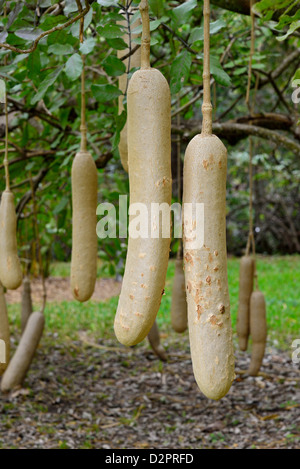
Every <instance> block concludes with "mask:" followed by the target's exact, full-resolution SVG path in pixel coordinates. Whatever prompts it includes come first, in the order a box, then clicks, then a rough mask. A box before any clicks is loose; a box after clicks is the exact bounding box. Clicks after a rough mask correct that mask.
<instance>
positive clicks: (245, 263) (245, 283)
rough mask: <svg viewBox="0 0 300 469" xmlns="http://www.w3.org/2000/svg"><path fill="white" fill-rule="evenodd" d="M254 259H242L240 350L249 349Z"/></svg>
mask: <svg viewBox="0 0 300 469" xmlns="http://www.w3.org/2000/svg"><path fill="white" fill-rule="evenodd" d="M253 275H254V259H253V257H252V256H243V257H242V258H241V261H240V288H239V307H238V315H237V325H236V330H237V335H238V339H239V347H240V350H243V351H245V350H247V347H248V337H249V312H250V297H251V293H252V291H253Z"/></svg>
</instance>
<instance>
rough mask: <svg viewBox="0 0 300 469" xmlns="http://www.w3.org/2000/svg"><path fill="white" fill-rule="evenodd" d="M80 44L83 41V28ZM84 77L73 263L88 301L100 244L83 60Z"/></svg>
mask: <svg viewBox="0 0 300 469" xmlns="http://www.w3.org/2000/svg"><path fill="white" fill-rule="evenodd" d="M80 40H81V42H82V41H83V31H82V27H81V33H80ZM82 60H83V68H82V75H81V126H80V130H81V145H80V151H79V152H78V153H76V155H75V158H74V161H73V165H72V209H73V217H72V218H73V220H72V221H73V227H72V259H71V289H72V293H73V296H74V298H75V299H76V300H78V301H81V302H83V301H87V300H88V299H89V298H90V297H91V296H92V294H93V293H94V289H95V283H96V277H97V253H98V240H97V233H96V225H97V216H96V210H97V186H98V175H97V168H96V164H95V162H94V160H93V157H92V155H91V154H90V153H89V152H88V151H87V136H86V134H87V127H86V119H85V70H84V56H82Z"/></svg>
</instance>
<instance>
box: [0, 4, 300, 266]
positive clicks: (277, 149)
mask: <svg viewBox="0 0 300 469" xmlns="http://www.w3.org/2000/svg"><path fill="white" fill-rule="evenodd" d="M81 3H82V4H81ZM81 3H80V1H79V0H78V1H76V0H74V1H73V0H65V1H61V2H57V1H55V0H37V1H23V0H21V1H18V2H16V1H3V0H0V13H1V17H0V43H1V47H0V62H1V67H0V79H2V80H6V85H7V92H8V105H9V160H10V165H9V169H10V176H11V183H12V189H13V191H14V194H15V200H16V210H17V215H18V236H19V248H20V256H21V258H22V259H23V261H24V262H23V264H24V267H25V266H28V267H29V268H30V269H31V272H32V273H34V272H35V270H37V266H36V264H37V260H36V258H37V255H36V242H35V236H34V228H33V219H32V218H33V217H32V214H33V207H32V197H31V190H30V178H32V182H33V187H34V190H35V194H36V201H37V205H38V224H39V231H40V236H41V245H42V254H43V260H44V269H45V272H46V273H47V272H49V264H50V262H52V261H68V260H69V259H70V254H71V232H72V207H71V184H70V174H71V165H72V159H73V157H74V155H75V153H76V151H77V150H78V149H79V142H80V131H79V128H80V93H81V83H80V76H81V71H82V67H83V61H82V57H81V56H82V54H84V55H86V59H85V67H86V98H87V122H88V146H89V150H90V151H91V153H92V154H93V157H94V159H95V162H96V165H97V167H98V175H99V185H98V187H99V192H98V197H99V203H101V202H110V203H113V204H114V205H115V207H116V209H117V210H118V204H119V195H124V194H128V190H129V184H128V175H127V174H126V173H125V172H124V170H123V168H122V166H121V163H120V158H119V153H118V142H119V136H120V130H121V129H122V126H123V125H124V118H125V117H126V114H125V113H124V114H123V115H121V116H119V115H118V107H117V98H118V96H119V95H120V93H121V92H120V90H119V89H118V77H119V76H120V75H122V74H123V73H125V72H126V67H125V65H124V63H123V61H122V60H121V59H119V58H118V57H117V51H122V50H125V48H126V44H125V43H124V41H123V37H124V33H125V32H126V31H125V29H124V27H122V26H120V25H119V24H118V22H119V21H120V20H122V19H123V18H124V15H125V16H126V12H127V11H128V9H129V7H130V8H131V9H132V10H133V13H132V15H130V23H134V21H135V20H136V18H137V17H138V15H139V12H138V10H137V9H136V7H137V6H138V2H129V1H125V2H124V1H123V2H117V1H114V0H103V1H102V0H98V1H87V3H85V2H83V1H82V2H81ZM211 3H212V13H211V72H212V97H213V103H214V114H213V117H214V131H215V133H217V134H218V135H219V136H220V137H221V138H222V140H223V141H224V143H225V144H226V146H227V148H228V153H229V159H228V182H227V230H228V232H227V242H228V252H229V254H232V255H241V254H242V253H243V252H244V249H245V245H246V241H247V236H248V227H249V220H248V219H249V208H248V207H249V177H248V166H249V141H248V137H249V135H250V134H251V135H253V136H254V150H255V151H254V160H253V164H254V213H255V220H254V222H255V225H254V226H255V232H256V243H257V251H258V252H259V253H262V254H293V253H300V210H299V205H300V193H299V180H300V165H299V155H300V132H299V125H298V121H299V103H298V102H297V101H298V100H297V99H294V101H295V102H293V100H292V95H293V93H294V97H296V98H297V97H298V96H299V97H300V92H299V93H298V94H297V89H296V88H295V83H296V81H297V79H298V78H300V72H299V67H300V32H299V28H300V10H299V9H298V1H297V2H293V1H284V0H275V1H274V0H272V1H271V0H263V1H260V2H258V3H256V5H255V13H256V27H255V53H254V56H253V69H252V81H251V99H254V98H255V106H254V111H253V113H250V112H249V109H248V107H247V105H246V103H245V96H246V88H247V83H248V66H249V54H250V37H251V22H250V16H249V14H250V8H249V10H245V11H244V12H243V13H242V14H241V13H240V12H238V11H239V9H240V8H241V4H240V2H238V1H237V0H236V1H234V0H233V1H230V2H225V1H222V0H215V1H213V0H212V2H211ZM245 3H247V2H246V1H245V2H243V4H245ZM248 3H249V5H250V2H248ZM149 4H150V9H151V11H150V14H151V31H152V33H151V34H152V39H151V44H152V47H151V63H152V66H153V67H156V68H158V69H159V70H160V71H161V72H162V73H163V74H164V75H165V77H166V78H167V80H168V82H169V83H170V88H171V94H172V141H173V145H172V173H173V201H176V200H177V186H178V177H181V178H182V172H181V174H180V175H178V174H177V170H176V169H177V142H178V138H180V146H181V160H182V161H183V157H184V151H185V148H186V145H187V143H188V141H189V140H190V138H191V137H192V136H193V135H195V133H197V132H199V131H200V130H201V104H202V65H203V64H202V60H203V25H202V22H203V18H202V8H203V4H202V1H198V2H197V1H196V0H187V1H185V2H183V1H175V0H174V1H168V2H165V1H163V0H149ZM228 5H229V7H228ZM222 7H223V8H222ZM227 8H229V9H227ZM82 10H86V14H85V16H84V42H83V43H82V44H80V42H79V37H78V36H79V20H76V21H74V18H75V19H76V17H77V16H78V15H79V14H80V12H81V11H82ZM247 12H248V14H247ZM69 23H72V24H69ZM67 24H69V26H66V25H67ZM140 29H141V28H140ZM140 29H137V30H135V32H139V31H140ZM50 30H51V31H52V32H51V33H49V34H45V35H44V33H45V32H48V31H50ZM41 36H43V37H41ZM138 43H139V39H135V40H134V42H132V48H135V47H137V46H138ZM128 72H129V74H128V76H129V77H130V75H131V74H132V72H133V70H128ZM299 87H300V85H299ZM124 103H125V104H126V96H125V97H124ZM178 116H179V117H178ZM4 136H5V118H4V110H3V105H1V111H0V157H1V158H2V157H3V156H4ZM0 165H1V174H2V177H1V180H0V191H2V190H4V184H5V178H4V167H3V164H2V161H1V162H0ZM146 183H147V181H145V184H146ZM126 248H127V240H126V239H119V238H116V239H106V240H99V257H100V258H101V259H102V260H103V269H104V270H105V271H106V273H109V274H110V275H114V274H116V273H117V274H122V271H123V265H124V262H123V261H124V259H125V256H126ZM177 248H178V242H177V241H176V240H174V241H173V242H172V253H171V255H173V254H174V253H175V252H176V250H177Z"/></svg>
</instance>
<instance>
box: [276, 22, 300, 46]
mask: <svg viewBox="0 0 300 469" xmlns="http://www.w3.org/2000/svg"><path fill="white" fill-rule="evenodd" d="M299 28H300V20H298V21H295V22H294V23H292V24H291V25H290V27H289V30H288V32H287V33H286V34H285V35H284V36H280V37H278V38H277V40H278V41H280V42H281V41H285V40H286V39H287V38H288V37H289V36H290V35H291V34H293V33H294V32H295V31H296V30H297V29H299Z"/></svg>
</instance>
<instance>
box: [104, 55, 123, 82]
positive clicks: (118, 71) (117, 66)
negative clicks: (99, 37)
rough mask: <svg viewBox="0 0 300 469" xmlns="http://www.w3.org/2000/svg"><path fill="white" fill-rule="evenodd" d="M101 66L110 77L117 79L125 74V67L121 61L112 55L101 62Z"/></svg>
mask: <svg viewBox="0 0 300 469" xmlns="http://www.w3.org/2000/svg"><path fill="white" fill-rule="evenodd" d="M102 66H103V68H104V70H105V71H106V73H107V74H108V75H110V76H111V77H118V76H120V75H123V73H125V72H126V66H125V64H124V63H123V62H122V60H120V59H118V58H117V57H115V56H113V55H109V56H108V57H107V58H106V59H105V60H104V62H102Z"/></svg>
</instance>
